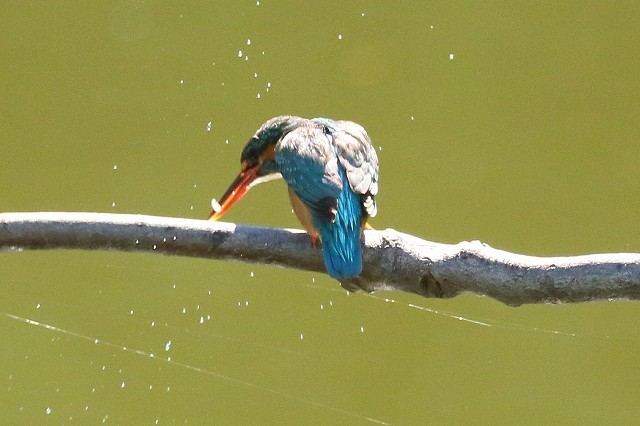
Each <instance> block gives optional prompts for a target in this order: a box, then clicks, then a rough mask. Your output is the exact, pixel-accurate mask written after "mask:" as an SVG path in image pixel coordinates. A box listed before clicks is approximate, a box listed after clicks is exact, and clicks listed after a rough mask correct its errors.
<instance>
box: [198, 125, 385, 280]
mask: <svg viewBox="0 0 640 426" xmlns="http://www.w3.org/2000/svg"><path fill="white" fill-rule="evenodd" d="M240 162H241V167H242V169H241V171H240V174H239V175H238V177H237V178H236V179H235V181H233V183H232V184H231V186H230V187H229V189H227V191H226V192H225V193H224V195H223V196H222V198H221V199H220V201H219V204H217V203H215V202H214V203H212V204H214V211H213V212H212V213H211V215H210V216H209V219H210V220H218V219H220V218H221V217H222V215H224V214H225V212H227V210H229V208H230V207H231V206H232V205H233V204H234V203H235V202H236V201H238V200H239V199H240V198H242V197H243V196H244V194H246V193H247V191H249V189H251V188H253V187H254V186H256V185H257V184H259V183H262V182H266V181H269V180H273V179H277V178H280V177H282V178H284V180H285V182H286V183H287V186H288V187H289V198H290V199H291V205H292V206H293V211H294V212H295V214H296V216H297V218H298V220H299V221H300V223H301V224H302V226H303V227H304V229H305V230H306V231H307V233H308V234H309V235H310V236H311V239H312V241H313V243H314V246H315V245H316V242H317V241H318V240H321V241H322V255H323V259H324V264H325V266H326V268H327V273H328V274H329V275H330V276H331V277H333V278H336V279H347V278H353V277H356V276H358V275H359V274H360V272H361V271H362V253H361V248H360V233H361V231H362V229H363V228H364V227H365V226H368V225H367V219H368V218H369V216H375V215H376V202H375V199H374V197H375V195H376V194H377V193H378V157H377V155H376V151H375V149H374V148H373V146H372V145H371V140H370V139H369V135H367V132H366V131H365V130H364V129H363V128H362V126H360V125H359V124H356V123H354V122H352V121H336V120H330V119H327V118H314V119H310V120H309V119H305V118H301V117H295V116H289V115H285V116H279V117H274V118H272V119H270V120H269V121H267V122H266V123H264V124H263V125H262V126H260V128H259V129H258V130H257V132H256V134H255V135H254V136H253V137H252V138H251V139H250V140H249V142H248V143H247V145H246V146H245V147H244V149H243V151H242V156H241V157H240Z"/></svg>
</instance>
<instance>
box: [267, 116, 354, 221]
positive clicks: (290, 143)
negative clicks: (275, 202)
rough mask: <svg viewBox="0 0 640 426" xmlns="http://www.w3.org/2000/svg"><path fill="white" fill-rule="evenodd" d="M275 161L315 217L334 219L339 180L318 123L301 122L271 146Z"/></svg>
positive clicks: (333, 156) (332, 154) (333, 157)
mask: <svg viewBox="0 0 640 426" xmlns="http://www.w3.org/2000/svg"><path fill="white" fill-rule="evenodd" d="M275 160H276V163H277V165H278V168H279V169H280V173H281V174H282V177H283V178H284V180H285V181H286V182H287V185H289V187H290V188H291V189H292V190H293V191H294V192H295V193H296V194H297V195H298V197H300V199H301V200H302V201H303V202H304V204H305V205H306V206H307V207H308V208H309V209H310V210H311V213H312V214H314V215H315V216H316V217H318V218H320V219H322V220H325V221H327V222H333V221H334V220H335V213H336V210H337V206H338V197H339V195H340V191H341V190H342V179H341V177H340V174H339V173H338V159H337V157H336V152H335V150H334V147H333V145H332V141H331V139H330V137H329V136H328V135H327V134H326V133H325V132H324V131H323V128H322V127H321V126H317V125H315V124H313V123H311V122H310V123H309V124H308V125H301V126H299V127H297V128H296V129H294V130H292V131H291V132H289V133H287V134H286V135H285V136H284V137H283V138H282V140H281V141H280V142H279V143H278V145H277V146H276V149H275Z"/></svg>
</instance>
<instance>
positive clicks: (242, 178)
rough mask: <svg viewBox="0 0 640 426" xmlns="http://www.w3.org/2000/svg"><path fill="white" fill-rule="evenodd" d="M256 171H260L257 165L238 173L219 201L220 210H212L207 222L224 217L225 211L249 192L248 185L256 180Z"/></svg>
mask: <svg viewBox="0 0 640 426" xmlns="http://www.w3.org/2000/svg"><path fill="white" fill-rule="evenodd" d="M258 169H260V166H259V165H258V166H255V167H252V168H250V169H247V170H245V171H243V172H240V174H239V175H238V177H237V178H236V180H234V181H233V183H232V184H231V186H230V187H229V189H227V191H226V192H225V193H224V195H223V196H222V198H221V199H220V208H219V209H215V210H213V211H212V212H211V214H210V215H209V219H208V220H218V219H220V218H221V217H222V215H224V214H225V213H226V212H227V210H229V209H230V208H231V206H233V205H234V204H235V203H236V201H238V200H239V199H240V198H242V197H243V196H244V194H246V193H247V192H248V191H249V185H251V182H253V181H254V179H255V178H256V174H257V173H258Z"/></svg>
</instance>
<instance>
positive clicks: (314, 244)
mask: <svg viewBox="0 0 640 426" xmlns="http://www.w3.org/2000/svg"><path fill="white" fill-rule="evenodd" d="M309 237H310V238H311V247H313V248H314V249H317V248H320V247H321V246H322V244H321V243H320V238H318V237H316V236H313V235H311V234H309Z"/></svg>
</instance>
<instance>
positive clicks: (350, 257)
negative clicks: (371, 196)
mask: <svg viewBox="0 0 640 426" xmlns="http://www.w3.org/2000/svg"><path fill="white" fill-rule="evenodd" d="M339 174H340V177H341V178H342V191H340V195H339V197H338V209H337V212H336V215H335V222H333V223H332V222H328V221H326V220H322V219H321V218H319V217H317V216H316V215H314V214H313V213H312V219H313V223H314V225H315V226H316V228H317V229H318V232H320V236H321V237H322V257H323V259H324V264H325V266H326V267H327V273H328V274H329V275H330V276H331V277H333V278H337V279H343V278H351V277H355V276H358V275H360V272H362V254H361V250H360V227H361V214H362V208H361V207H360V200H359V198H358V196H357V195H356V194H355V193H354V192H353V191H352V190H351V187H350V186H349V182H347V177H346V176H345V173H344V171H343V170H340V171H339Z"/></svg>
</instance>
